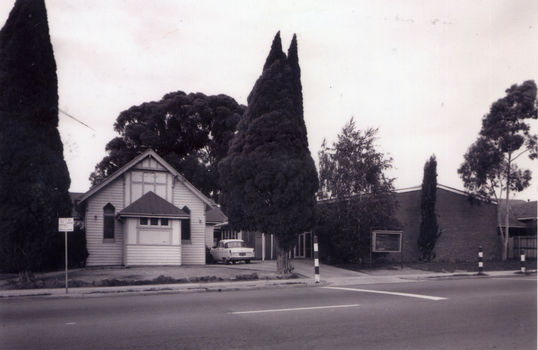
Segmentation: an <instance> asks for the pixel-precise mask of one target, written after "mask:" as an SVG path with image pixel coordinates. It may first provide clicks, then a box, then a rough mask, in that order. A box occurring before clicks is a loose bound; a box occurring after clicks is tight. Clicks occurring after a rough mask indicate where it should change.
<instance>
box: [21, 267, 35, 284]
mask: <svg viewBox="0 0 538 350" xmlns="http://www.w3.org/2000/svg"><path fill="white" fill-rule="evenodd" d="M30 281H35V277H34V274H33V273H32V271H30V270H22V271H19V284H20V283H26V282H30Z"/></svg>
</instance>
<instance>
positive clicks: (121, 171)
mask: <svg viewBox="0 0 538 350" xmlns="http://www.w3.org/2000/svg"><path fill="white" fill-rule="evenodd" d="M148 156H149V157H153V158H154V159H155V160H156V161H157V162H159V164H161V165H162V166H163V167H164V168H165V169H166V170H168V171H169V172H170V173H171V174H172V175H173V176H174V178H175V179H176V180H178V181H180V182H181V183H182V184H183V185H185V187H187V188H188V189H189V190H190V191H191V192H192V193H193V194H194V195H195V196H197V197H198V198H200V200H202V202H204V203H205V204H207V205H209V206H210V207H214V206H215V205H216V203H215V202H213V201H212V200H211V199H209V198H207V197H206V196H205V195H204V194H203V193H202V192H200V190H198V189H197V188H196V187H194V186H193V185H192V184H191V183H190V182H188V181H187V179H185V178H184V177H183V175H181V174H180V173H179V172H177V171H176V169H174V168H173V167H172V166H171V165H170V164H168V163H167V162H166V161H165V160H164V159H162V158H161V157H160V156H159V155H158V154H157V153H156V152H155V151H154V150H152V149H148V150H147V151H145V152H144V153H142V154H140V155H139V156H138V157H136V158H135V159H133V160H131V161H130V162H129V163H127V164H125V165H124V166H123V167H121V168H120V169H118V170H117V171H116V172H115V173H114V174H112V175H111V176H109V177H107V178H106V179H105V180H103V181H102V182H101V183H99V184H98V185H97V186H95V187H93V188H92V189H90V190H89V191H88V192H86V193H85V194H84V195H82V196H81V197H80V203H82V202H84V201H85V200H87V199H88V198H90V197H91V196H93V195H94V194H95V193H97V192H99V191H100V190H101V189H102V188H103V187H105V186H106V185H108V184H109V183H111V182H112V181H114V180H115V179H117V178H118V177H120V176H122V175H123V174H124V173H125V172H126V171H127V170H129V169H131V168H132V167H134V166H135V165H136V164H138V163H139V162H140V161H141V160H143V159H144V158H146V157H148Z"/></svg>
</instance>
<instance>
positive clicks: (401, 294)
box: [322, 287, 447, 301]
mask: <svg viewBox="0 0 538 350" xmlns="http://www.w3.org/2000/svg"><path fill="white" fill-rule="evenodd" d="M322 288H326V289H336V290H346V291H351V292H364V293H377V294H389V295H398V296H401V297H410V298H420V299H428V300H435V301H438V300H446V299H447V298H441V297H432V296H429V295H420V294H409V293H397V292H385V291H382V290H369V289H356V288H344V287H322Z"/></svg>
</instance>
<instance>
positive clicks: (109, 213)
mask: <svg viewBox="0 0 538 350" xmlns="http://www.w3.org/2000/svg"><path fill="white" fill-rule="evenodd" d="M115 214H116V208H114V206H113V205H112V204H110V203H108V204H107V205H105V207H104V208H103V239H114V216H115Z"/></svg>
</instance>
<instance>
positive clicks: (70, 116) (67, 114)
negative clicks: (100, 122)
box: [58, 108, 97, 132]
mask: <svg viewBox="0 0 538 350" xmlns="http://www.w3.org/2000/svg"><path fill="white" fill-rule="evenodd" d="M58 110H59V111H60V112H62V113H63V114H65V115H66V116H68V117H69V118H71V119H74V120H76V121H77V122H79V123H80V124H82V125H84V126H85V127H87V128H90V129H92V130H93V131H95V132H97V130H95V129H94V128H92V127H91V126H88V125H86V124H84V123H83V122H81V121H80V120H78V119H77V118H75V117H73V116H72V115H70V114H69V113H67V112H64V111H62V110H61V109H59V108H58Z"/></svg>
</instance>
